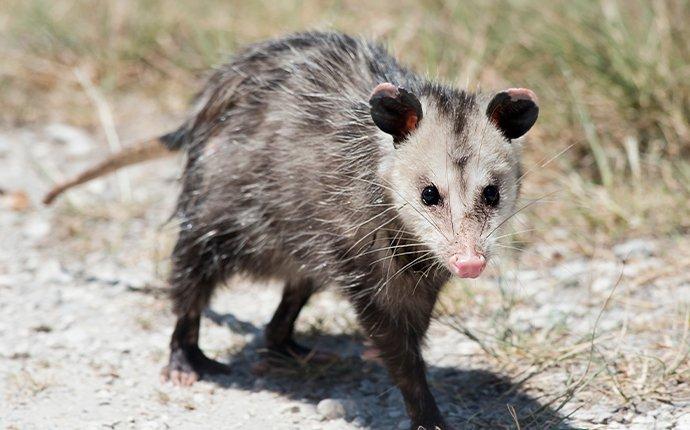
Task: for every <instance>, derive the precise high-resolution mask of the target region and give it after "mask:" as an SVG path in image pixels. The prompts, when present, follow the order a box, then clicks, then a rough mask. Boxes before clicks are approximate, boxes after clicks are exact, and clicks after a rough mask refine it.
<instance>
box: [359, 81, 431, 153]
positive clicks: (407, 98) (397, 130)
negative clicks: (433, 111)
mask: <svg viewBox="0 0 690 430" xmlns="http://www.w3.org/2000/svg"><path fill="white" fill-rule="evenodd" d="M369 107H370V112H371V118H372V119H373V120H374V124H376V126H377V127H378V128H380V129H381V130H382V131H384V132H385V133H388V134H390V135H392V136H393V144H394V145H395V146H397V145H398V143H400V142H401V141H402V140H404V139H405V138H406V137H407V135H409V134H410V133H411V132H412V131H413V130H414V129H415V128H417V124H419V121H421V120H422V104H421V103H420V102H419V99H417V97H416V96H415V95H414V94H412V93H411V92H409V91H407V90H406V89H404V88H401V87H396V86H395V85H393V84H391V83H388V82H386V83H383V84H379V85H377V86H376V88H374V91H373V92H372V93H371V97H370V98H369Z"/></svg>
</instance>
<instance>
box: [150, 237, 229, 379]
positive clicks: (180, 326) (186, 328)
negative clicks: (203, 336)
mask: <svg viewBox="0 0 690 430" xmlns="http://www.w3.org/2000/svg"><path fill="white" fill-rule="evenodd" d="M191 236H192V235H190V234H188V233H187V234H184V233H181V234H180V238H179V239H178V241H177V244H176V246H175V250H174V251H173V258H172V260H173V268H172V275H171V278H170V283H171V287H172V293H171V295H172V299H173V311H174V313H175V315H177V318H178V319H177V323H176V324H175V330H174V331H173V334H172V339H171V340H170V361H169V362H168V365H167V366H165V367H164V368H163V370H162V372H161V376H162V378H163V379H164V380H170V381H171V382H172V383H173V384H176V385H191V384H193V383H194V382H196V381H197V380H198V379H200V378H202V377H204V376H205V375H212V374H218V373H227V372H229V370H230V369H229V367H228V366H226V365H224V364H222V363H219V362H217V361H214V360H212V359H210V358H208V357H206V355H204V353H203V352H202V351H201V349H200V348H199V323H200V318H201V312H202V311H203V309H204V308H205V307H206V305H207V304H208V302H209V300H210V299H211V296H212V294H213V290H214V289H215V287H216V285H217V284H218V282H219V281H220V280H221V279H222V278H223V276H222V274H223V270H224V267H222V266H221V267H219V265H218V262H219V260H218V259H217V258H214V255H215V253H214V252H213V249H214V248H213V246H214V245H213V243H212V242H210V241H203V240H199V239H198V236H193V237H194V238H192V237H191Z"/></svg>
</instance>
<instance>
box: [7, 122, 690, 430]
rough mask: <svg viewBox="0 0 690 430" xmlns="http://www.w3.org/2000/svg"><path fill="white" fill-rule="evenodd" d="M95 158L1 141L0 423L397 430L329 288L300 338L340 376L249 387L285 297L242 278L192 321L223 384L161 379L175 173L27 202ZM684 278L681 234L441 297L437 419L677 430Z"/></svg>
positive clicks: (531, 264)
mask: <svg viewBox="0 0 690 430" xmlns="http://www.w3.org/2000/svg"><path fill="white" fill-rule="evenodd" d="M136 133H137V132H136V131H133V132H132V134H136ZM124 134H125V135H126V133H124ZM95 147H98V148H100V152H99V151H97V150H94V148H95ZM102 153H103V149H102V147H100V146H98V145H96V144H95V143H94V141H93V139H92V138H91V137H90V136H89V135H88V134H87V133H85V132H84V131H81V130H79V129H75V128H71V127H68V126H65V125H62V124H53V125H50V126H48V127H46V128H44V129H40V130H36V129H32V130H29V129H13V130H4V131H0V165H2V166H3V168H2V169H0V189H1V191H2V195H0V243H2V247H0V345H2V348H0V428H7V429H33V428H41V429H42V428H118V429H121V428H137V429H138V428H152V429H157V428H176V429H177V428H266V429H267V428H271V429H302V428H306V429H353V428H371V429H387V428H393V429H395V428H407V426H408V421H407V418H406V416H405V412H404V409H403V407H402V401H401V397H400V395H399V393H398V392H397V390H395V389H394V388H392V386H391V383H390V381H389V380H388V378H387V376H386V373H385V371H384V370H383V369H382V368H381V367H380V366H379V365H378V364H377V363H376V362H370V361H363V360H362V359H360V356H361V352H362V350H363V348H364V347H363V344H362V338H361V335H360V334H359V332H358V330H357V328H356V324H355V323H354V318H353V314H352V312H351V310H350V308H349V306H348V305H347V303H346V302H345V301H343V300H342V299H341V298H339V297H338V296H337V295H336V294H335V293H334V292H331V291H326V292H323V293H321V294H319V295H318V296H317V297H316V298H315V300H314V301H313V302H311V303H310V304H309V305H308V306H307V308H306V309H305V312H304V314H303V316H302V317H301V319H300V321H299V324H298V330H299V332H300V337H302V338H303V339H304V342H305V343H309V344H312V345H318V346H319V347H320V348H322V349H324V350H330V351H334V352H337V353H338V354H339V355H340V356H341V357H342V359H341V361H340V362H338V363H335V364H332V365H330V366H327V367H314V366H298V365H289V364H284V365H282V366H279V367H276V368H273V369H270V370H268V371H262V372H259V371H258V369H257V363H260V360H261V359H260V355H259V352H260V350H261V331H262V327H263V325H264V324H265V323H266V322H267V321H268V319H269V318H270V316H271V312H272V311H273V310H274V308H275V306H276V305H277V303H278V299H279V293H280V286H279V284H277V283H275V284H269V285H253V284H252V283H251V282H250V281H248V280H242V279H238V280H236V281H235V282H232V283H231V286H230V288H227V289H225V291H223V292H222V293H220V294H219V296H218V297H217V299H216V300H214V302H213V303H212V306H211V308H210V309H209V310H208V311H207V313H206V318H205V319H204V320H203V325H202V348H203V349H204V350H206V351H207V352H208V353H209V354H210V355H211V356H213V357H216V358H218V359H220V360H222V361H225V362H228V363H230V365H231V367H232V369H233V372H232V374H231V375H228V376H226V377H222V378H217V379H214V380H211V381H201V382H199V383H197V384H195V385H194V386H193V387H191V388H178V387H173V386H171V385H170V384H165V383H161V382H160V381H159V376H158V375H159V370H160V368H161V367H162V366H163V365H164V363H165V361H166V359H167V343H168V339H169V335H170V332H171V329H172V325H173V321H174V320H173V316H172V315H171V313H170V311H169V306H168V302H167V300H166V298H165V284H164V279H165V274H166V270H167V262H166V254H167V253H168V252H169V250H170V247H171V244H172V241H173V239H174V231H173V229H172V228H171V227H170V225H169V224H167V223H166V220H167V219H168V217H169V214H170V213H171V209H172V207H173V204H174V199H175V193H176V190H177V184H176V176H177V174H178V173H179V170H180V160H176V161H175V160H172V159H170V160H162V161H157V162H155V163H150V164H147V165H145V166H138V167H135V168H132V169H130V170H129V171H127V172H126V173H125V174H122V175H119V176H118V177H116V178H110V179H108V180H105V181H97V182H95V183H92V184H89V185H88V186H85V187H83V188H82V189H80V190H77V191H75V192H73V193H70V194H69V195H68V196H67V198H66V199H64V200H63V201H62V202H60V203H59V204H58V205H57V206H56V207H55V208H42V207H41V206H40V204H39V203H38V202H39V200H40V196H41V193H43V192H44V191H46V190H47V188H48V187H49V185H50V183H51V181H52V180H55V179H57V178H59V177H60V176H61V173H62V174H69V173H71V172H75V171H77V170H79V169H80V168H81V167H83V166H84V165H87V164H89V162H92V161H93V160H94V159H98V158H99V157H100V156H102ZM689 272H690V240H688V238H683V237H680V238H673V239H663V240H661V239H654V240H653V239H649V238H634V239H631V240H629V241H627V242H625V243H622V244H620V245H618V246H616V247H613V248H611V249H603V250H600V251H598V252H596V253H589V255H584V254H583V255H579V254H577V253H573V252H566V251H562V249H561V247H560V246H559V244H558V243H554V244H549V245H548V246H547V245H539V246H533V247H531V248H530V249H529V252H524V253H523V254H521V255H520V256H519V257H517V258H514V259H510V261H509V262H508V263H505V264H504V265H502V266H501V267H500V268H498V269H495V270H494V271H493V273H491V274H490V275H491V276H489V277H487V278H485V279H484V280H482V281H477V282H470V283H458V284H453V285H450V286H449V287H448V290H449V291H447V294H446V296H445V297H444V298H443V304H442V306H440V307H439V311H438V317H437V320H436V321H435V322H434V324H433V325H432V328H431V330H430V335H429V342H428V345H427V348H426V351H425V355H426V357H427V359H428V362H429V374H430V381H431V384H432V387H433V390H434V391H435V392H436V393H437V397H438V400H439V403H440V404H441V406H442V408H443V409H444V411H445V413H446V416H447V417H449V421H451V422H456V423H457V426H458V427H459V428H564V429H569V428H582V427H586V428H639V429H653V428H658V429H667V428H675V429H690V386H689V384H690V382H689V372H688V369H689V365H688V352H689V349H688V340H689V339H688V323H689V322H690V318H689V316H688V315H689V312H690V275H689ZM468 334H469V336H468ZM473 338H474V339H473ZM518 422H519V424H518Z"/></svg>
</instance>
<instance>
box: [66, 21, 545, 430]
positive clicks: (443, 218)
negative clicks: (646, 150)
mask: <svg viewBox="0 0 690 430" xmlns="http://www.w3.org/2000/svg"><path fill="white" fill-rule="evenodd" d="M383 83H385V84H383ZM396 88H398V89H397V90H396ZM372 90H374V95H372ZM375 96H376V97H375ZM377 97H378V98H377ZM384 99H385V100H384ZM533 99H534V97H533V93H531V92H530V91H529V90H523V89H518V90H509V91H508V92H505V93H503V94H502V95H501V97H495V98H494V99H493V100H491V101H490V99H489V98H488V97H483V96H481V95H476V94H470V93H466V92H464V91H460V90H456V89H453V88H450V87H447V86H443V85H440V84H436V83H433V82H430V81H428V80H426V79H423V78H420V77H419V76H418V75H416V74H414V73H412V72H411V71H409V70H408V69H407V68H405V67H403V66H401V65H399V64H398V62H397V61H396V60H395V59H394V58H393V57H391V56H390V55H389V54H388V53H387V51H386V50H385V49H384V48H383V47H381V46H380V45H378V44H375V43H371V42H368V41H366V40H363V39H358V38H352V37H349V36H346V35H342V34H338V33H302V34H295V35H292V36H288V37H285V38H282V39H276V40H272V41H268V42H265V43H260V44H256V45H253V46H250V47H249V48H247V49H245V50H244V51H242V52H240V53H238V54H237V55H236V56H235V57H234V58H233V59H232V60H231V61H230V62H229V63H227V64H226V65H223V66H221V67H220V68H218V69H217V70H216V71H215V73H214V74H213V75H212V76H211V77H210V79H209V81H208V83H207V84H206V86H205V88H204V89H203V90H202V92H201V93H200V94H199V95H198V97H197V99H196V101H195V103H194V106H193V108H192V110H191V113H190V114H189V116H188V117H187V119H186V121H185V122H184V123H183V125H182V126H181V127H180V128H178V129H177V130H176V131H174V132H172V133H169V134H167V135H165V136H163V137H162V141H163V142H164V143H165V145H167V146H168V148H169V149H184V150H185V151H186V153H187V164H186V167H185V171H184V174H183V178H182V191H181V194H180V198H179V201H178V206H177V213H176V215H177V219H178V220H179V238H178V241H177V244H176V246H175V249H174V251H173V255H172V273H171V276H170V283H171V287H172V299H173V307H174V312H175V314H176V315H177V317H178V321H177V323H176V327H175V330H174V333H173V336H172V340H171V355H170V362H169V364H168V365H167V366H166V367H165V369H164V372H163V373H164V376H165V377H167V378H169V379H171V380H173V382H176V383H180V384H188V383H191V382H193V381H194V380H196V378H198V377H200V376H203V375H206V374H211V373H214V372H222V371H226V370H227V368H226V367H225V366H224V365H222V364H220V363H217V362H215V361H213V360H211V359H209V358H207V357H206V356H205V355H204V354H203V353H202V351H201V350H200V349H199V346H198V338H199V320H200V315H201V312H202V310H203V309H204V308H205V307H206V306H207V305H208V303H209V300H210V299H211V297H212V295H213V291H214V289H215V288H216V287H217V286H218V285H219V284H221V283H222V282H224V281H226V280H228V279H229V278H230V277H232V276H233V275H236V274H243V275H249V276H251V277H253V278H255V279H262V278H277V279H281V280H284V281H285V288H284V292H283V298H282V301H281V303H280V305H279V307H278V309H277V311H276V313H275V315H274V316H273V319H272V320H271V322H270V323H269V324H268V326H267V328H266V333H265V337H266V344H267V347H268V348H269V349H271V350H273V351H276V352H278V353H282V354H286V355H293V356H294V355H298V356H299V355H308V354H309V350H308V349H307V348H304V347H303V346H300V345H298V344H297V343H295V342H294V340H293V339H292V331H293V327H294V322H295V319H296V318H297V315H298V313H299V311H300V309H301V308H302V306H303V305H304V304H305V303H306V302H307V300H308V299H309V296H310V295H311V294H312V293H313V292H315V291H317V290H319V289H320V288H323V287H326V286H329V285H331V286H334V287H335V288H338V289H339V290H340V291H341V292H342V293H343V294H344V295H345V296H346V297H347V298H348V299H349V300H350V301H351V303H352V305H353V306H354V308H355V310H356V312H357V315H358V317H359V321H360V323H361V325H362V327H363V329H364V331H365V333H366V334H367V335H368V337H369V338H370V339H371V341H372V342H373V344H374V345H375V346H376V347H377V348H378V350H379V351H380V352H379V354H380V357H381V359H382V361H383V362H384V363H385V365H386V367H387V368H388V370H389V373H390V375H391V378H392V380H393V382H394V383H395V384H396V385H397V386H398V387H399V388H400V390H401V392H402V394H403V397H404V399H405V404H406V408H407V411H408V414H409V415H410V419H411V422H412V428H414V429H417V428H418V426H423V427H425V428H427V429H433V428H435V427H439V428H448V427H447V426H446V423H445V422H444V420H443V418H442V417H441V414H440V412H439V409H438V407H437V405H436V403H435V401H434V398H433V396H432V394H431V392H430V390H429V387H428V385H427V381H426V376H425V365H424V361H423V359H422V353H421V349H420V348H421V344H422V341H423V339H424V335H425V333H426V330H427V327H428V325H429V321H430V317H431V313H432V309H433V307H434V304H435V302H436V299H437V296H438V294H439V291H440V289H441V287H442V286H443V285H444V284H445V283H446V281H447V280H448V279H449V277H450V275H451V272H452V271H453V270H455V271H453V273H456V274H459V273H463V272H462V270H464V269H463V266H462V264H464V263H462V262H458V260H457V258H458V255H465V254H467V255H470V254H471V255H473V256H475V257H477V256H480V257H481V259H480V260H477V259H475V261H474V263H473V264H474V266H472V267H474V269H472V270H474V271H473V272H472V273H473V274H472V275H468V276H477V275H478V273H480V272H481V269H483V267H484V266H483V265H484V262H485V258H488V257H489V255H490V252H491V248H492V245H493V243H494V241H495V235H494V232H496V231H497V230H498V229H499V228H500V227H501V226H502V225H503V224H504V222H505V221H506V220H507V219H508V218H510V216H511V215H512V213H513V211H514V208H515V201H516V199H517V194H518V191H519V177H520V173H519V152H520V147H519V144H518V143H517V142H515V141H514V140H513V139H514V138H516V137H519V136H520V135H522V134H523V133H524V132H525V131H526V130H527V129H529V127H531V125H532V124H533V123H534V121H535V120H536V109H537V108H536V104H535V102H534V100H533ZM381 100H383V102H382V101H381ZM410 100H412V102H410ZM376 103H379V104H376ZM396 103H397V104H396ZM406 103H407V104H406ZM381 106H383V108H381ZM390 106H393V107H394V108H395V109H398V110H395V109H393V110H390V109H389V110H386V109H388V108H389V107H390ZM487 106H489V108H488V109H487ZM375 109H379V111H376V110H375ZM525 109H527V111H528V112H529V113H530V115H528V116H527V119H526V120H525V115H524V112H525V111H526V110H525ZM530 109H531V110H530ZM391 112H393V113H394V114H399V115H403V117H401V118H397V117H395V115H394V117H393V119H391V117H390V115H391ZM396 112H397V113H396ZM516 112H517V113H516ZM377 115H378V116H377ZM422 117H423V118H422ZM515 118H517V119H515ZM525 124H526V125H525ZM396 127H397V128H396ZM384 130H386V131H385V132H384ZM516 130H517V131H516ZM389 133H392V134H393V135H391V134H389ZM121 158H122V159H123V160H126V159H125V158H124V157H121ZM111 164H112V165H115V164H113V163H111ZM104 165H105V164H104ZM117 165H118V166H119V165H124V164H123V163H120V164H117ZM91 173H93V172H91ZM91 173H90V174H89V175H90V176H88V177H89V178H90V177H93V176H94V175H93V174H91ZM85 177H86V176H85ZM78 182H79V181H78V180H75V181H73V183H78ZM489 186H491V187H492V188H493V190H492V191H493V193H491V192H489V193H488V194H487V191H486V190H487V188H488V187H489ZM430 187H431V188H432V196H431V197H429V196H427V197H423V198H422V199H420V192H421V193H422V196H424V193H425V192H427V189H429V188H430ZM63 189H66V188H63ZM499 191H500V203H499V200H498V192H499ZM487 195H488V197H487ZM492 196H493V197H492ZM424 199H426V200H424ZM423 201H424V202H425V203H423ZM487 202H490V203H491V204H487ZM468 253H469V254H468ZM477 258H479V257H477ZM449 261H450V262H451V263H450V265H449V263H448V262H449ZM477 264H481V266H477ZM455 265H458V266H457V267H459V268H460V269H457V267H456V266H455ZM449 267H450V269H449ZM453 267H456V269H453ZM477 267H479V269H478V270H479V271H478V272H477V270H475V269H476V268H477ZM451 269H453V270H451ZM468 273H469V272H468ZM460 276H462V275H460Z"/></svg>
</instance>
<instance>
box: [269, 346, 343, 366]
mask: <svg viewBox="0 0 690 430" xmlns="http://www.w3.org/2000/svg"><path fill="white" fill-rule="evenodd" d="M266 358H267V359H268V360H269V361H282V360H290V361H296V362H297V363H299V364H317V365H318V364H329V363H334V362H336V361H338V360H340V357H339V356H338V355H337V354H334V353H331V352H326V351H321V350H318V349H311V348H307V347H306V346H302V345H300V344H299V343H297V342H295V341H294V340H289V341H287V342H285V343H284V344H281V345H272V346H269V347H268V350H267V354H266Z"/></svg>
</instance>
